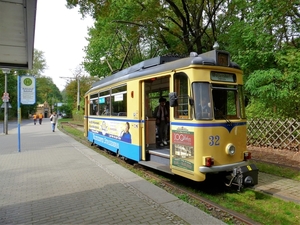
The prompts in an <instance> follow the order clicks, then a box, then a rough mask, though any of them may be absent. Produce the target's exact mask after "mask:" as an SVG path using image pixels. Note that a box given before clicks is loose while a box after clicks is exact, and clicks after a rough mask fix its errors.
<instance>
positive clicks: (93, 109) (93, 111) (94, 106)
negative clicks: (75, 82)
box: [90, 93, 98, 115]
mask: <svg viewBox="0 0 300 225" xmlns="http://www.w3.org/2000/svg"><path fill="white" fill-rule="evenodd" d="M97 112H98V93H97V94H91V95H90V115H97Z"/></svg>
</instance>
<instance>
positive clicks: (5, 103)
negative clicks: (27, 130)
mask: <svg viewBox="0 0 300 225" xmlns="http://www.w3.org/2000/svg"><path fill="white" fill-rule="evenodd" d="M2 72H3V73H4V74H5V81H4V95H6V96H7V97H8V94H7V74H9V73H10V69H8V68H3V69H2ZM3 101H4V124H3V133H5V134H8V99H3Z"/></svg>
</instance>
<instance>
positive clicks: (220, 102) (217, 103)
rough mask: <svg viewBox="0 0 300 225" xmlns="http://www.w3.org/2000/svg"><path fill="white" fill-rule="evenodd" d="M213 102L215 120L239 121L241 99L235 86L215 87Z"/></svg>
mask: <svg viewBox="0 0 300 225" xmlns="http://www.w3.org/2000/svg"><path fill="white" fill-rule="evenodd" d="M212 93H213V102H214V114H215V119H237V118H239V117H240V113H239V98H238V92H237V88H236V87H234V86H226V85H223V86H221V85H219V86H218V87H217V86H213V92H212Z"/></svg>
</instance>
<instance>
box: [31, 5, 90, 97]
mask: <svg viewBox="0 0 300 225" xmlns="http://www.w3.org/2000/svg"><path fill="white" fill-rule="evenodd" d="M65 4H66V1H65V0H38V1H37V12H36V27H35V41H34V48H35V49H37V50H39V51H43V52H44V57H45V60H46V63H47V66H48V68H47V69H46V70H45V71H44V73H43V75H45V76H47V77H51V78H52V79H53V82H54V83H55V84H56V86H57V87H58V88H59V89H60V90H61V91H62V90H63V89H64V87H65V85H66V83H67V79H62V78H60V77H74V71H75V69H76V67H78V66H79V65H80V64H81V63H82V62H83V57H84V56H85V53H84V51H83V49H84V47H85V46H87V44H88V42H87V41H86V39H85V38H86V37H87V32H88V27H92V26H93V20H92V19H91V18H85V19H83V20H82V19H81V15H80V14H79V13H78V9H77V8H75V9H67V8H66V6H65Z"/></svg>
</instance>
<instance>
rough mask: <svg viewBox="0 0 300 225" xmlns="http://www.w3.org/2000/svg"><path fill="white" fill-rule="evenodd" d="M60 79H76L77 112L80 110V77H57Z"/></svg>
mask: <svg viewBox="0 0 300 225" xmlns="http://www.w3.org/2000/svg"><path fill="white" fill-rule="evenodd" d="M59 78H62V79H70V80H72V79H76V81H77V111H79V110H80V76H76V77H59Z"/></svg>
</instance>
